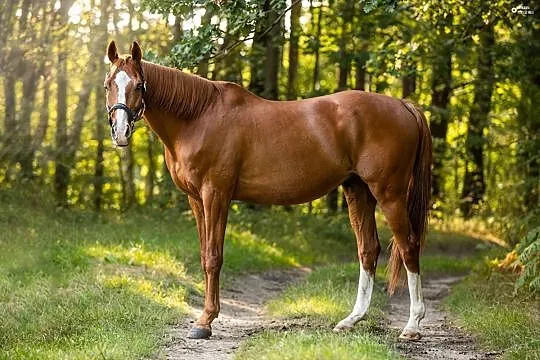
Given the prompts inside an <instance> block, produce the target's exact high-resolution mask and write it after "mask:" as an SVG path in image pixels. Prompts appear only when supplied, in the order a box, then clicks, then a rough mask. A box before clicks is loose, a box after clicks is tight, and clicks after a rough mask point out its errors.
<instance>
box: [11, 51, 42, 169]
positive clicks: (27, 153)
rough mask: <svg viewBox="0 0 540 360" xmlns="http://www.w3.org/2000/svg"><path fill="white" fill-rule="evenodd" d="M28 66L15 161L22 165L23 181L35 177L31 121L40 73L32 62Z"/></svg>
mask: <svg viewBox="0 0 540 360" xmlns="http://www.w3.org/2000/svg"><path fill="white" fill-rule="evenodd" d="M21 62H22V61H21ZM26 65H27V66H26V67H25V69H24V78H23V99H24V101H23V102H22V104H21V109H20V112H19V114H20V117H19V119H18V126H17V133H16V134H15V136H16V138H17V139H18V143H17V146H16V149H15V151H16V159H14V160H15V162H18V163H19V164H20V165H21V177H22V178H23V179H31V178H32V177H33V160H34V156H33V155H34V154H33V153H32V152H31V144H32V124H31V121H30V120H31V118H32V111H33V109H34V102H35V100H36V94H37V89H38V84H39V80H38V79H39V71H38V70H37V69H35V68H34V65H33V64H32V63H30V62H28V63H27V64H26Z"/></svg>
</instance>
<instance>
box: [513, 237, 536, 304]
mask: <svg viewBox="0 0 540 360" xmlns="http://www.w3.org/2000/svg"><path fill="white" fill-rule="evenodd" d="M517 252H518V254H519V261H520V262H521V264H522V265H523V272H522V273H521V274H520V276H519V278H518V279H517V281H516V289H524V290H526V291H530V292H532V293H536V294H537V295H540V227H537V228H535V229H533V230H531V231H530V232H529V233H528V234H527V236H525V237H524V238H523V240H522V241H521V242H520V243H519V244H518V246H517Z"/></svg>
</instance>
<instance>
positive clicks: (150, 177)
mask: <svg viewBox="0 0 540 360" xmlns="http://www.w3.org/2000/svg"><path fill="white" fill-rule="evenodd" d="M147 132H148V134H146V138H147V143H146V145H147V146H148V147H147V149H146V155H147V156H148V173H147V174H146V176H145V178H144V199H145V203H146V204H147V205H149V204H151V203H152V200H153V199H154V183H155V180H154V178H155V175H156V162H155V159H154V142H155V140H154V134H153V133H152V131H151V130H149V129H148V130H147Z"/></svg>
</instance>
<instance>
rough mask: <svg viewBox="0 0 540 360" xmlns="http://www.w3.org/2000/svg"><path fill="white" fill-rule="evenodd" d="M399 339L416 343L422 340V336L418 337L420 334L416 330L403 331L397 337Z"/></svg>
mask: <svg viewBox="0 0 540 360" xmlns="http://www.w3.org/2000/svg"><path fill="white" fill-rule="evenodd" d="M399 338H400V339H403V340H407V341H418V340H420V339H421V338H422V335H420V332H418V331H417V330H407V329H406V330H403V332H402V333H401V335H399Z"/></svg>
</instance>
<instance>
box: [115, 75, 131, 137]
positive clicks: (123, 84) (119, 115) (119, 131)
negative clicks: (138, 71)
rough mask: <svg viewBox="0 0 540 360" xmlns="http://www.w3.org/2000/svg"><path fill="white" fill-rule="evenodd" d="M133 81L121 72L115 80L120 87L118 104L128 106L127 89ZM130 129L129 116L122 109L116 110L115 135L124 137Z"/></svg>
mask: <svg viewBox="0 0 540 360" xmlns="http://www.w3.org/2000/svg"><path fill="white" fill-rule="evenodd" d="M130 81H131V79H130V77H129V76H128V74H127V73H126V72H125V71H119V72H118V73H117V74H116V77H115V78H114V82H115V83H116V86H118V99H117V101H116V102H117V103H121V104H124V105H127V104H126V88H127V86H128V84H129V83H130ZM127 127H128V115H127V113H126V112H125V111H124V110H122V109H117V110H116V121H115V133H116V135H117V136H118V137H123V136H124V134H125V133H126V130H127Z"/></svg>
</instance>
